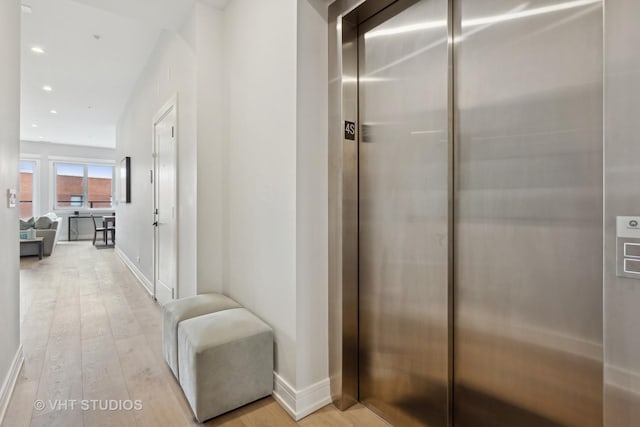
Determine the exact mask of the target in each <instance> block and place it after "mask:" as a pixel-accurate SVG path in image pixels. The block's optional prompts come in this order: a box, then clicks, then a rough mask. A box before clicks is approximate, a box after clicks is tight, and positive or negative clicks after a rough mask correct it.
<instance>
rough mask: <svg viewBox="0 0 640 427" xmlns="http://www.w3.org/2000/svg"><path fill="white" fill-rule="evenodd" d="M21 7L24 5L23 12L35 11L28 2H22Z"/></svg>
mask: <svg viewBox="0 0 640 427" xmlns="http://www.w3.org/2000/svg"><path fill="white" fill-rule="evenodd" d="M21 7H22V12H23V13H31V12H33V11H32V10H31V6H29V5H28V4H26V3H22V5H21Z"/></svg>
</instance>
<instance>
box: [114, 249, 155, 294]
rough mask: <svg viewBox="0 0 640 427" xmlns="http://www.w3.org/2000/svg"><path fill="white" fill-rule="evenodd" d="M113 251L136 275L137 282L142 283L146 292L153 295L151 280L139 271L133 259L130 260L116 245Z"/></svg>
mask: <svg viewBox="0 0 640 427" xmlns="http://www.w3.org/2000/svg"><path fill="white" fill-rule="evenodd" d="M115 251H116V254H118V256H119V257H120V259H121V260H122V262H124V265H126V266H127V267H128V268H129V270H131V272H132V273H133V275H134V276H135V277H136V279H138V282H140V284H142V286H143V287H144V289H145V290H146V291H147V292H149V295H151V296H153V284H152V283H151V281H149V279H147V277H146V276H145V275H144V274H143V273H142V271H140V269H139V268H138V267H136V265H135V264H134V263H133V261H131V260H130V259H129V257H128V256H127V255H126V254H125V253H124V252H122V249H120V248H118V247H117V246H116V248H115Z"/></svg>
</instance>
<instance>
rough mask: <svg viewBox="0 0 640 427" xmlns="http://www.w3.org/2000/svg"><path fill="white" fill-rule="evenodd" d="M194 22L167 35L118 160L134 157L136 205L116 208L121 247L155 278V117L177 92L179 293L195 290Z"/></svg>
mask: <svg viewBox="0 0 640 427" xmlns="http://www.w3.org/2000/svg"><path fill="white" fill-rule="evenodd" d="M192 23H193V21H188V22H187V24H186V26H187V28H185V29H183V33H182V34H175V33H172V32H169V31H164V32H163V33H162V35H161V36H160V39H159V41H158V44H157V45H156V48H155V50H154V52H153V53H152V55H151V57H150V59H149V62H148V63H147V66H146V67H145V70H144V72H143V74H142V75H141V76H140V78H139V80H138V84H137V85H136V87H135V89H134V91H133V93H132V95H131V97H130V99H129V102H128V104H127V106H126V107H125V109H124V111H123V113H122V115H121V118H120V121H119V123H118V126H117V131H116V141H117V142H116V158H118V159H121V158H123V157H124V156H130V157H131V168H132V174H131V203H128V204H125V203H119V204H118V207H117V210H116V212H117V216H118V221H117V229H118V231H117V234H118V243H117V246H118V248H119V249H120V250H121V251H122V252H123V253H124V254H125V255H126V256H127V257H128V258H129V260H130V261H131V262H133V263H134V265H135V266H136V268H138V269H139V271H140V272H141V273H142V274H143V275H144V276H145V277H146V278H147V279H148V280H149V282H151V281H152V280H153V227H152V225H151V224H152V222H153V215H152V212H153V185H152V184H151V181H150V178H149V176H150V171H151V170H152V169H153V164H152V152H153V135H152V131H153V118H154V116H155V114H156V113H157V112H158V111H159V110H160V109H161V108H162V107H163V106H164V105H165V104H166V103H167V102H168V101H169V100H170V99H171V98H172V97H173V96H176V95H177V105H178V106H177V110H178V125H177V128H178V133H177V136H178V137H177V159H178V207H177V216H178V228H179V230H180V231H179V236H178V253H179V256H178V282H179V283H180V287H179V289H178V296H179V297H183V296H189V295H195V294H196V285H195V284H196V227H195V223H196V200H197V195H196V191H197V186H196V185H197V176H196V168H195V167H194V165H195V164H196V152H197V148H196V79H195V76H196V62H195V57H194V53H193V48H192V46H191V45H190V44H189V43H188V38H187V37H188V35H189V34H190V32H191V29H190V28H188V26H189V25H191V24H192ZM185 35H186V36H185ZM118 185H119V183H118V182H116V186H118ZM116 188H117V187H116ZM138 259H139V260H138Z"/></svg>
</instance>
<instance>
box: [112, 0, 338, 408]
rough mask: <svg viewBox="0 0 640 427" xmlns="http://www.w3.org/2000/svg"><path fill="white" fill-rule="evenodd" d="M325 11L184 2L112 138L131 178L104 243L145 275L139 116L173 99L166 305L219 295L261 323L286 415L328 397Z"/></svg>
mask: <svg viewBox="0 0 640 427" xmlns="http://www.w3.org/2000/svg"><path fill="white" fill-rule="evenodd" d="M326 9H327V8H326V3H325V2H323V1H322V0H303V1H297V0H269V1H260V2H256V1H252V0H232V1H231V2H230V3H229V5H228V6H227V7H226V8H225V9H224V10H223V11H220V10H216V9H213V8H211V7H210V6H208V5H205V4H202V3H197V4H196V5H195V6H194V9H193V12H192V14H191V15H190V17H189V18H188V20H187V22H186V23H185V26H184V29H183V31H182V33H181V37H182V38H181V37H177V36H175V35H174V36H171V35H169V34H165V35H164V37H163V40H162V41H161V42H160V43H159V45H158V47H157V48H156V52H155V53H154V54H153V55H152V59H151V60H150V63H149V65H148V66H147V69H146V70H145V72H144V74H143V75H142V76H141V78H140V81H139V84H138V85H137V87H136V89H135V91H134V93H133V94H132V96H131V100H130V102H129V105H128V106H127V108H126V110H125V112H124V113H123V115H122V119H121V120H120V124H119V126H118V136H117V140H118V143H117V153H118V158H119V157H122V156H125V155H129V156H131V157H132V164H133V169H134V172H133V195H132V198H133V200H132V203H131V204H130V205H126V206H123V205H120V206H119V207H118V226H119V230H118V235H119V238H118V246H119V247H120V249H122V250H123V251H124V252H125V254H126V255H127V256H128V257H129V259H130V260H132V261H134V262H135V260H136V257H137V256H140V263H139V265H138V268H139V269H140V270H141V271H142V273H143V274H145V275H146V276H147V277H148V278H151V277H152V271H151V267H152V265H151V261H152V257H151V254H152V252H151V237H152V235H151V231H152V230H151V228H150V227H147V226H148V223H150V222H151V221H150V207H151V185H150V184H149V183H148V171H149V169H150V168H151V133H150V132H151V117H152V115H153V113H155V111H156V110H157V109H158V108H159V107H160V105H162V103H163V102H164V101H165V100H166V99H167V98H168V97H169V96H170V95H171V94H172V93H178V98H179V102H178V104H179V107H178V110H179V115H180V118H179V125H178V128H179V133H178V137H179V141H178V146H179V157H180V160H179V162H180V169H179V180H180V194H179V205H180V215H181V216H180V224H179V227H180V246H179V251H180V286H181V288H180V296H187V295H192V294H195V293H202V292H207V291H223V292H225V293H226V294H228V295H230V296H231V297H233V298H235V299H236V300H238V301H239V302H240V303H241V304H243V305H244V306H246V307H247V308H248V309H250V310H252V311H253V312H254V313H256V314H257V315H258V316H260V317H261V318H262V319H264V320H265V321H266V322H267V323H269V324H270V325H271V326H272V327H273V328H274V331H275V340H276V342H275V346H276V349H275V352H276V354H275V355H276V366H275V370H276V372H277V374H278V376H279V378H281V379H282V380H284V382H286V383H287V384H288V385H289V386H291V388H292V389H293V390H292V393H293V394H294V402H293V403H292V404H293V405H296V402H295V399H296V396H295V395H296V393H297V392H298V391H301V390H305V389H306V388H309V387H310V386H313V385H314V384H318V383H321V382H326V383H327V387H326V393H325V394H326V398H327V399H328V381H326V380H327V377H328V356H327V353H328V349H327V347H328V341H327V335H328V333H327V294H328V290H327V255H328V254H327V252H328V250H327V169H328V165H327V24H326ZM169 70H171V71H169ZM186 126H189V127H190V128H189V129H188V130H187V129H186ZM194 207H195V209H193V208H194ZM188 210H190V212H187V211H188ZM196 229H197V234H196V233H195V231H196ZM123 235H126V237H123ZM185 236H186V237H185ZM196 248H197V250H196ZM185 258H188V259H189V260H190V261H191V262H195V260H197V264H193V263H190V264H186V262H185ZM187 270H188V273H187ZM194 275H195V276H194ZM193 277H196V278H197V285H196V283H195V280H192V278H193ZM323 393H324V391H322V392H321V393H320V395H322V394H323ZM317 395H318V394H316V395H315V396H316V397H317ZM298 409H300V408H297V407H294V408H293V410H294V412H298ZM303 409H304V408H303Z"/></svg>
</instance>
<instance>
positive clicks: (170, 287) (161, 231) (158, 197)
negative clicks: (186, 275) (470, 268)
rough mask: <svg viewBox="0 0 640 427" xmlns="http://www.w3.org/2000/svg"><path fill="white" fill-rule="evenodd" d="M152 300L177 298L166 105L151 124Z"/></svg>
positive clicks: (170, 112)
mask: <svg viewBox="0 0 640 427" xmlns="http://www.w3.org/2000/svg"><path fill="white" fill-rule="evenodd" d="M154 145H155V147H154V153H155V180H154V183H155V185H154V190H155V197H154V199H155V209H154V212H155V222H154V226H155V238H154V246H155V248H154V251H155V257H154V260H155V268H154V270H155V280H154V281H155V283H154V293H155V295H154V296H155V298H156V299H157V301H158V302H159V303H160V304H165V303H166V302H168V301H171V300H172V299H174V298H175V297H176V295H177V290H176V286H177V256H178V251H177V241H178V239H177V231H178V229H177V218H176V217H177V212H176V211H177V208H176V200H177V196H176V189H177V185H176V184H177V173H176V170H177V168H176V107H175V103H172V104H169V105H168V107H167V108H164V109H163V110H161V112H160V113H159V114H158V119H157V120H155V121H154Z"/></svg>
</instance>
